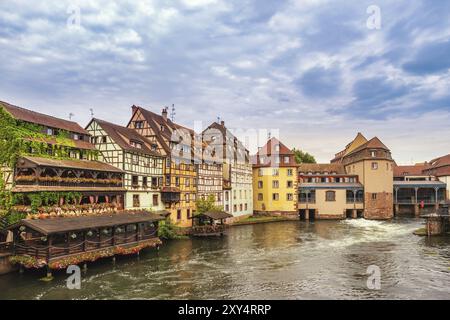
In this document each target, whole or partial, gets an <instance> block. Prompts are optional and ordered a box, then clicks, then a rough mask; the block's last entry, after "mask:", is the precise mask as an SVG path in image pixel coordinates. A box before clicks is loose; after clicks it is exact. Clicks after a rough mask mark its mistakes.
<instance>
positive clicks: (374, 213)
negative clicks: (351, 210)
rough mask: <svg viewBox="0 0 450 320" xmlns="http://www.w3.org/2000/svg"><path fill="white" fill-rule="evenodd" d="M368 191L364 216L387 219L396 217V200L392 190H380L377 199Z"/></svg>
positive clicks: (365, 198)
mask: <svg viewBox="0 0 450 320" xmlns="http://www.w3.org/2000/svg"><path fill="white" fill-rule="evenodd" d="M372 194H373V193H369V192H366V193H365V195H364V218H365V219H374V220H386V219H391V218H393V217H394V201H393V194H392V192H378V193H376V195H377V197H376V199H372Z"/></svg>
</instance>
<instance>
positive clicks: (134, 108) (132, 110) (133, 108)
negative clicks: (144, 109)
mask: <svg viewBox="0 0 450 320" xmlns="http://www.w3.org/2000/svg"><path fill="white" fill-rule="evenodd" d="M137 108H138V107H137V106H136V105H134V104H133V105H132V106H131V113H132V114H131V115H133V114H134V113H135V112H136V110H137Z"/></svg>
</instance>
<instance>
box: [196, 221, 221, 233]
mask: <svg viewBox="0 0 450 320" xmlns="http://www.w3.org/2000/svg"><path fill="white" fill-rule="evenodd" d="M225 230H226V225H223V224H218V225H204V226H193V227H192V234H193V235H202V234H204V235H208V234H218V233H223V232H225Z"/></svg>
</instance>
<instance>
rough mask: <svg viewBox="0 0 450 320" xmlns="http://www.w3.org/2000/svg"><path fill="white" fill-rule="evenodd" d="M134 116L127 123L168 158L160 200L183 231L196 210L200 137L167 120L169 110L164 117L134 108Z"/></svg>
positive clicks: (163, 111) (163, 113)
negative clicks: (195, 160) (195, 159)
mask: <svg viewBox="0 0 450 320" xmlns="http://www.w3.org/2000/svg"><path fill="white" fill-rule="evenodd" d="M132 111H133V115H132V117H131V120H130V122H129V123H128V127H129V128H133V129H135V130H136V131H138V132H139V133H140V134H141V135H143V136H144V137H146V138H148V139H149V140H150V141H151V142H152V143H154V144H155V146H156V151H157V152H159V153H161V154H162V155H165V156H166V158H165V163H164V172H163V175H164V178H163V187H162V188H161V200H162V202H163V203H164V205H165V209H166V210H168V211H170V218H171V220H172V222H174V223H175V224H177V225H178V226H181V227H190V226H191V225H192V219H191V217H192V215H193V213H194V211H195V209H196V206H195V201H196V196H197V195H196V193H197V178H198V173H197V169H196V164H195V162H194V158H195V155H196V154H197V155H200V157H201V154H202V144H201V138H200V144H199V145H198V146H197V143H196V142H197V141H198V136H197V135H196V134H195V132H194V131H193V130H192V129H188V128H186V127H183V126H181V125H178V124H176V123H174V122H172V121H171V120H170V119H168V117H167V108H164V109H163V110H162V113H161V115H159V114H156V113H153V112H151V111H149V110H146V109H143V108H141V107H136V106H133V107H132Z"/></svg>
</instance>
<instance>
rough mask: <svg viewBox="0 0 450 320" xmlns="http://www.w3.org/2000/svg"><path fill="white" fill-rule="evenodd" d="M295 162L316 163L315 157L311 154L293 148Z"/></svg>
mask: <svg viewBox="0 0 450 320" xmlns="http://www.w3.org/2000/svg"><path fill="white" fill-rule="evenodd" d="M292 151H293V152H294V157H295V162H297V163H316V159H315V158H314V156H313V155H311V154H309V153H308V152H305V151H302V150H297V149H295V148H294V149H293V150H292Z"/></svg>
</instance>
